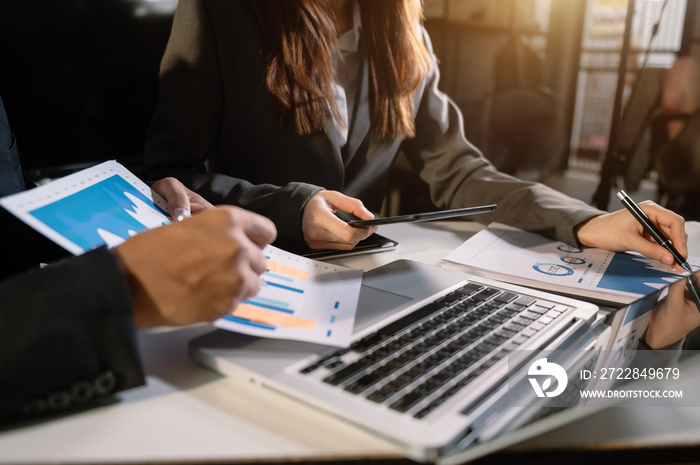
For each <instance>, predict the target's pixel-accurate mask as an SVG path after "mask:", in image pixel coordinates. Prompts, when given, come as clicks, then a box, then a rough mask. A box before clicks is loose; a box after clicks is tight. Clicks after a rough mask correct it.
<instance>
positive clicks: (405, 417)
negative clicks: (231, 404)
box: [190, 260, 656, 465]
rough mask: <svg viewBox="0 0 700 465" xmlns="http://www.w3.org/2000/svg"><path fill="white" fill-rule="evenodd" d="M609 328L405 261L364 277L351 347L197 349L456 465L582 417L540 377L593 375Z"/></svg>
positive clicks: (416, 456)
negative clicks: (542, 391) (540, 373)
mask: <svg viewBox="0 0 700 465" xmlns="http://www.w3.org/2000/svg"><path fill="white" fill-rule="evenodd" d="M646 302H647V303H646V304H645V305H647V306H653V304H655V302H656V300H655V299H651V300H650V299H647V300H646ZM637 304H638V303H636V304H633V305H637ZM623 310H624V309H623ZM637 313H639V312H637ZM642 313H644V312H642ZM602 320H603V318H602V317H600V316H599V309H598V307H597V306H595V305H593V304H590V303H586V302H582V301H577V300H573V299H570V298H567V297H561V296H558V295H554V294H550V293H545V292H540V291H537V290H533V289H529V288H524V287H520V286H514V285H509V284H505V283H501V282H497V281H492V280H488V279H485V278H481V277H475V276H471V275H467V274H464V273H461V272H457V271H453V270H448V269H444V268H439V267H436V266H432V265H426V264H422V263H419V262H415V261H410V260H397V261H395V262H392V263H390V264H387V265H384V266H381V267H379V268H376V269H374V270H371V271H368V272H366V273H365V274H364V276H363V284H362V288H361V292H360V299H359V303H358V311H357V315H356V321H355V332H354V336H353V342H352V344H351V345H350V346H349V347H346V348H338V347H329V346H323V345H318V344H311V343H304V342H296V341H286V340H279V339H265V338H256V337H251V336H247V335H242V334H237V333H232V332H229V331H225V330H215V331H213V332H211V333H208V334H205V335H203V336H200V337H198V338H196V339H193V340H192V341H191V342H190V354H191V356H192V357H193V358H194V359H195V360H196V361H197V362H199V363H201V364H203V365H205V366H207V367H209V368H211V369H213V370H215V371H217V372H219V373H221V374H224V375H226V376H230V377H233V378H238V379H240V380H241V381H242V382H253V383H255V385H256V386H260V387H261V388H263V389H266V390H270V391H274V392H276V393H283V394H284V395H285V396H291V397H293V398H296V399H298V400H299V401H301V402H304V403H306V404H308V405H313V406H315V407H317V408H319V409H321V410H323V411H326V412H327V413H329V414H330V415H333V416H335V417H338V418H342V419H344V420H346V421H348V422H350V423H353V424H355V425H357V426H359V427H361V428H363V429H366V430H368V431H370V432H372V433H373V434H375V435H378V436H380V437H383V438H385V439H387V440H389V441H391V442H393V443H396V444H397V445H399V446H400V447H401V448H402V450H404V451H405V453H406V455H407V456H408V457H409V458H411V459H413V460H417V461H422V462H437V463H442V464H445V465H449V464H453V463H454V464H456V463H464V462H467V461H469V460H472V459H475V458H477V457H480V456H483V455H486V454H488V453H491V452H493V451H496V450H499V449H502V448H504V447H507V446H509V445H512V444H516V443H518V442H521V441H523V440H525V439H527V438H530V437H533V436H535V435H538V434H541V433H543V432H546V431H548V430H550V429H553V428H556V427H558V426H560V425H562V424H565V423H568V422H570V421H572V420H574V419H576V418H579V417H580V416H581V415H582V413H581V410H580V409H570V410H571V411H567V410H568V409H564V408H556V407H557V406H556V405H553V404H552V400H553V399H551V398H547V397H546V395H545V396H539V395H538V394H537V393H536V392H535V391H534V390H533V389H532V387H533V386H534V384H533V382H532V381H531V380H530V379H528V368H530V370H532V369H533V368H532V367H533V366H535V365H538V364H537V363H534V362H536V361H541V360H544V362H545V363H546V362H547V360H546V358H543V354H544V356H545V357H546V356H547V354H549V356H550V362H551V361H552V360H555V359H554V355H552V354H566V355H564V356H561V357H559V358H557V359H556V363H558V364H559V365H560V366H563V367H564V368H565V370H566V372H567V373H579V372H581V370H582V369H584V368H586V367H587V368H592V366H593V364H594V363H595V362H596V360H597V358H596V356H595V355H596V354H597V352H596V350H594V349H595V348H600V347H602V346H601V343H602V342H601V341H602V339H601V338H602V337H603V335H606V333H605V331H604V328H608V326H606V325H603V324H602ZM608 333H609V330H608ZM516 355H517V356H516ZM539 365H541V363H540V364H539ZM539 365H538V368H539ZM514 373H517V376H516V377H513V376H514V375H513V374H514ZM530 374H532V373H531V372H530ZM530 378H532V376H531V377H530ZM558 382H559V383H561V381H560V380H558ZM531 384H532V386H531ZM555 386H556V384H555ZM509 387H510V389H509ZM545 387H546V384H545ZM576 388H577V386H576V385H575V384H574V383H569V390H570V391H572V392H573V391H574V390H575V389H576ZM549 389H550V393H551V389H552V388H551V386H550V388H549ZM514 393H515V394H514ZM547 395H549V394H547ZM523 396H524V397H523ZM540 397H543V398H540ZM562 398H563V397H562ZM516 401H519V402H520V403H519V404H517V405H516V404H514V403H513V402H516ZM562 405H566V404H562ZM608 405H609V404H608ZM588 412H589V413H586V414H590V410H589V411H588Z"/></svg>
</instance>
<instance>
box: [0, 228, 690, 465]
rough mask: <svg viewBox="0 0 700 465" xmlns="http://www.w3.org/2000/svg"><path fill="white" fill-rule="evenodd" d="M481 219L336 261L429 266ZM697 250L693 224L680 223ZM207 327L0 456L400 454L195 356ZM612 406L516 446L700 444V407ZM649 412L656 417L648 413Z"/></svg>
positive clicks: (178, 334)
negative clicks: (140, 377)
mask: <svg viewBox="0 0 700 465" xmlns="http://www.w3.org/2000/svg"><path fill="white" fill-rule="evenodd" d="M480 229H481V226H480V225H478V224H476V223H471V222H434V223H421V224H403V225H388V226H383V227H382V228H381V229H380V231H379V232H380V234H383V235H386V236H388V237H390V238H392V239H396V240H397V241H399V243H400V245H399V247H398V249H397V250H395V251H390V252H382V253H377V254H372V255H364V256H355V257H346V258H343V259H336V260H334V261H333V262H334V263H338V264H343V265H346V266H350V267H354V268H363V269H366V270H367V269H372V268H375V267H377V266H380V265H383V264H385V263H388V262H391V261H393V260H396V259H398V258H408V259H412V260H417V261H421V262H425V263H432V264H434V263H437V262H438V261H439V260H440V258H442V257H443V256H445V255H446V254H447V253H448V252H450V251H451V250H453V249H454V248H455V247H457V246H458V245H459V244H461V243H462V242H463V241H465V240H466V239H468V238H469V237H471V236H472V235H473V234H474V233H475V232H476V231H478V230H480ZM688 234H689V236H690V239H689V248H690V252H691V254H692V255H700V223H690V224H689V225H688ZM210 330H211V326H210V325H207V324H201V325H194V326H191V327H187V328H182V329H170V328H158V329H154V330H148V331H144V332H142V333H141V334H140V335H139V340H140V346H141V352H142V356H143V361H144V365H145V369H146V373H147V385H146V386H144V387H141V388H137V389H133V390H130V391H127V392H124V393H121V394H120V395H119V402H118V403H116V404H114V405H108V406H104V407H100V408H97V409H92V410H89V411H86V412H81V413H78V414H74V415H71V416H67V417H63V418H58V419H55V420H52V421H47V422H43V423H39V424H36V425H31V426H25V427H22V428H17V429H10V430H6V431H2V432H0V463H22V462H24V463H42V462H44V463H49V462H50V463H56V462H60V463H124V462H139V463H143V462H160V463H162V462H178V463H183V462H199V463H201V462H211V461H229V462H231V461H256V460H284V459H302V458H309V459H330V458H334V459H337V458H346V459H361V458H365V457H373V458H398V457H401V451H400V450H399V449H398V448H397V447H395V446H394V445H392V444H390V443H388V442H386V441H383V440H380V439H378V438H375V437H374V436H372V435H371V434H370V433H367V432H364V431H362V430H359V429H357V428H355V427H352V426H350V425H348V424H345V423H343V422H342V421H340V420H337V419H334V418H331V417H329V416H326V415H324V414H322V413H320V412H317V411H315V410H313V409H311V408H309V407H306V406H304V405H301V404H298V403H296V402H294V401H292V400H289V399H286V398H284V397H282V396H272V395H265V396H262V395H261V393H260V392H259V391H257V390H256V389H254V388H253V387H252V386H249V385H244V384H242V383H235V382H233V381H231V380H229V379H226V378H224V377H222V376H220V375H218V374H216V373H214V372H212V371H210V370H208V369H206V368H202V367H200V366H198V365H196V364H195V363H194V362H192V361H191V360H190V358H189V357H188V354H187V342H188V341H189V340H190V339H191V338H193V337H195V336H198V335H200V334H203V333H205V332H207V331H210ZM644 410H646V411H633V410H631V409H612V410H609V411H606V412H601V413H600V414H598V415H594V416H592V417H590V418H586V419H584V420H581V421H579V422H577V423H575V424H572V425H570V426H567V427H564V428H560V429H559V430H557V431H554V432H551V433H548V434H545V435H542V436H540V437H537V438H534V439H532V440H530V441H527V442H526V443H523V444H520V445H518V446H517V447H515V448H514V450H533V449H541V448H545V449H551V448H568V447H587V446H593V445H595V446H596V447H601V446H603V447H606V448H616V447H637V446H649V445H650V444H659V445H669V444H675V445H685V444H697V443H698V442H700V441H699V440H698V439H697V438H700V408H697V409H686V410H685V411H684V413H683V414H682V415H679V412H663V411H658V410H659V409H644ZM652 419H653V421H652Z"/></svg>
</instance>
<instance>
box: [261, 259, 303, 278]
mask: <svg viewBox="0 0 700 465" xmlns="http://www.w3.org/2000/svg"><path fill="white" fill-rule="evenodd" d="M267 269H268V270H269V271H272V272H273V273H280V274H283V275H286V276H291V277H292V278H297V279H306V278H308V277H309V272H308V271H304V270H300V269H298V268H292V267H291V266H287V265H283V264H281V263H277V262H273V261H272V260H268V261H267Z"/></svg>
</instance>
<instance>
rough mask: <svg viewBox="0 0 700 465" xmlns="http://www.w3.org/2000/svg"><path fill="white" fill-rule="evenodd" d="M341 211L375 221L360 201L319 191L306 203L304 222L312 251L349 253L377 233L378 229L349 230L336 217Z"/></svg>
mask: <svg viewBox="0 0 700 465" xmlns="http://www.w3.org/2000/svg"><path fill="white" fill-rule="evenodd" d="M338 210H340V211H344V212H348V213H352V214H353V215H355V216H357V217H358V218H360V219H363V220H371V219H372V218H374V215H373V214H372V213H370V211H369V210H367V209H366V208H365V206H364V205H362V202H361V201H359V200H358V199H353V198H352V197H348V196H347V195H343V194H341V193H340V192H336V191H325V190H324V191H319V192H317V193H316V194H314V195H313V197H311V199H309V201H308V202H307V203H306V206H305V207H304V212H303V216H302V219H301V225H302V232H303V233H304V240H305V241H306V244H307V245H308V246H309V247H311V249H313V250H315V249H339V250H350V249H352V248H353V247H355V246H356V245H357V243H358V242H360V241H361V240H363V239H367V238H368V237H369V236H371V235H372V234H373V233H374V232H375V231H376V230H377V227H376V226H372V227H369V228H353V227H352V226H349V225H348V224H347V223H346V222H345V221H343V220H341V219H340V218H338V217H337V216H335V212H336V211H338Z"/></svg>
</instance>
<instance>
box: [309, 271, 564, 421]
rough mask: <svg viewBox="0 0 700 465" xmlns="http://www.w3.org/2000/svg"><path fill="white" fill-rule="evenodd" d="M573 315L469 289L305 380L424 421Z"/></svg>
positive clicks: (329, 360) (332, 359)
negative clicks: (315, 378) (512, 353)
mask: <svg viewBox="0 0 700 465" xmlns="http://www.w3.org/2000/svg"><path fill="white" fill-rule="evenodd" d="M568 309H569V307H566V306H564V305H561V304H556V303H554V302H549V301H546V300H543V299H535V298H533V297H529V296H524V295H519V294H516V293H513V292H509V291H503V290H500V289H496V288H493V287H487V286H482V285H479V284H475V283H469V284H466V285H465V286H463V287H461V288H459V289H457V290H455V291H453V292H451V293H449V294H448V295H446V296H443V297H441V298H439V299H437V300H435V301H434V302H432V303H429V304H427V305H425V306H424V307H421V308H419V309H417V310H415V311H414V312H412V313H410V314H409V315H407V316H404V317H403V318H401V319H399V320H397V321H394V322H392V323H390V324H388V325H387V326H384V327H383V328H381V329H380V330H378V331H377V332H375V333H373V334H370V335H368V336H365V337H364V338H362V339H361V340H359V341H356V342H355V343H353V344H352V345H351V346H350V347H349V348H345V349H340V350H337V351H335V352H333V353H331V354H329V355H326V356H323V357H320V358H319V359H318V360H316V361H315V362H314V363H312V364H310V365H308V366H306V367H304V368H302V369H301V370H300V372H301V373H302V374H309V373H313V372H318V371H319V370H323V378H322V380H323V382H324V383H327V384H329V385H331V386H335V387H337V388H339V389H344V390H345V391H347V392H349V393H352V394H355V395H358V396H362V397H365V398H367V399H368V400H370V401H372V402H375V403H377V404H384V405H387V406H388V407H389V408H391V409H393V410H395V411H397V412H401V413H404V414H407V415H412V416H413V417H415V418H419V419H420V418H424V417H425V416H427V415H428V414H429V413H430V412H431V411H433V410H434V409H435V408H437V407H438V406H440V405H441V404H442V403H444V402H445V401H446V400H447V399H449V398H450V397H452V396H453V395H455V394H456V393H457V392H459V391H460V390H461V389H462V388H463V387H465V386H466V385H467V384H468V383H469V382H470V381H472V380H473V379H475V378H476V377H477V376H479V375H480V374H482V373H483V372H485V371H486V370H487V369H488V368H490V367H491V366H493V365H494V364H496V363H497V362H498V361H499V360H501V359H502V358H503V357H505V356H506V354H508V352H510V351H512V350H514V349H517V348H518V346H520V345H521V344H523V343H525V342H526V341H527V340H528V339H529V338H531V337H533V336H535V335H536V334H537V333H538V332H539V331H541V330H543V329H544V328H546V327H547V326H548V325H550V324H552V323H553V322H554V321H555V320H557V318H559V317H560V316H561V315H563V314H564V312H565V311H566V310H568Z"/></svg>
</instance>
